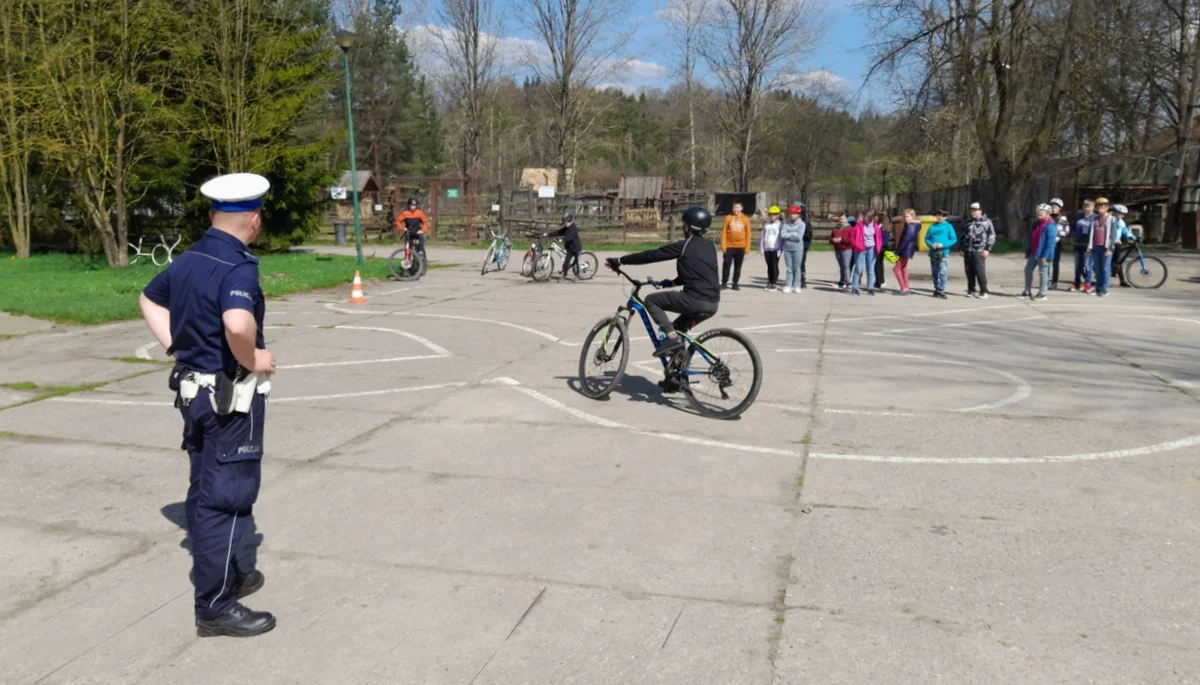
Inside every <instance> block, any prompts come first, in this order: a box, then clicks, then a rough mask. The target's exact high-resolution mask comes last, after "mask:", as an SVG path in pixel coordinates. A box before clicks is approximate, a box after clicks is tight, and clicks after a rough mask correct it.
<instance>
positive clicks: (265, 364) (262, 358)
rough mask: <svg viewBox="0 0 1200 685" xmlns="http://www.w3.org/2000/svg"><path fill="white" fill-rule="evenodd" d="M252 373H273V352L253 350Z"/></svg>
mask: <svg viewBox="0 0 1200 685" xmlns="http://www.w3.org/2000/svg"><path fill="white" fill-rule="evenodd" d="M250 370H251V371H253V372H254V373H272V374H273V373H275V354H274V353H273V352H271V350H255V351H254V368H253V369H250Z"/></svg>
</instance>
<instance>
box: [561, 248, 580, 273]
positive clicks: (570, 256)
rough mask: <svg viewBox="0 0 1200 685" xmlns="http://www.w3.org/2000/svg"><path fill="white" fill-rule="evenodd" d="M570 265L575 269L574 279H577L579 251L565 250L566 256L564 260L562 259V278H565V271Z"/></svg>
mask: <svg viewBox="0 0 1200 685" xmlns="http://www.w3.org/2000/svg"><path fill="white" fill-rule="evenodd" d="M572 265H573V266H574V267H575V278H579V251H578V250H567V256H566V258H565V259H563V270H562V275H563V278H566V277H567V269H570V268H571V266H572Z"/></svg>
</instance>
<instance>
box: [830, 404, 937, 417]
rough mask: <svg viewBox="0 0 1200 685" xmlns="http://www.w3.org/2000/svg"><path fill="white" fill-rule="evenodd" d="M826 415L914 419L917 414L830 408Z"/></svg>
mask: <svg viewBox="0 0 1200 685" xmlns="http://www.w3.org/2000/svg"><path fill="white" fill-rule="evenodd" d="M825 413H826V414H858V415H861V416H903V417H909V418H911V417H915V416H920V415H919V414H913V413H911V412H906V411H873V410H869V409H834V408H832V407H830V408H828V409H826V410H825Z"/></svg>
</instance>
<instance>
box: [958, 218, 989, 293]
mask: <svg viewBox="0 0 1200 685" xmlns="http://www.w3.org/2000/svg"><path fill="white" fill-rule="evenodd" d="M995 244H996V228H995V227H994V226H992V220H991V219H989V218H987V217H986V216H984V214H983V208H982V207H980V206H979V203H978V202H973V203H971V220H970V221H968V222H967V227H966V230H964V231H963V239H962V243H961V246H962V256H963V267H964V268H965V270H966V272H967V297H976V298H979V299H981V300H986V299H987V297H988V286H987V261H986V260H987V258H988V255H990V254H991V253H992V246H994V245H995ZM976 282H978V284H979V289H978V290H976V288H975V286H976Z"/></svg>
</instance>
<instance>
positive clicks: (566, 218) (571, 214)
mask: <svg viewBox="0 0 1200 685" xmlns="http://www.w3.org/2000/svg"><path fill="white" fill-rule="evenodd" d="M574 220H575V213H574V212H567V213H566V214H563V223H564V224H569V223H571V222H572V221H574Z"/></svg>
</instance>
